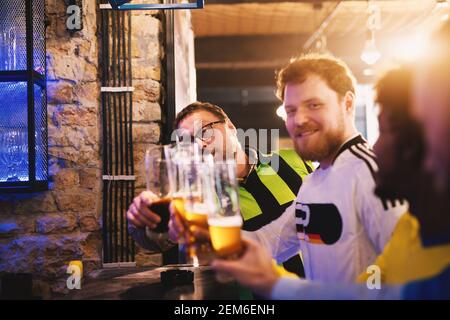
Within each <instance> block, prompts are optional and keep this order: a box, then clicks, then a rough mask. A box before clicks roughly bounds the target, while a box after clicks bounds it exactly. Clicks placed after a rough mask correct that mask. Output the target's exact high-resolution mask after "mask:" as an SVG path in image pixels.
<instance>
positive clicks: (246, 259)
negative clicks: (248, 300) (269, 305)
mask: <svg viewBox="0 0 450 320" xmlns="http://www.w3.org/2000/svg"><path fill="white" fill-rule="evenodd" d="M244 245H245V252H244V254H243V256H242V257H241V258H240V259H239V260H214V261H213V263H212V266H213V268H214V269H215V270H216V271H218V272H221V273H225V274H227V275H231V276H232V277H233V278H235V279H236V280H237V281H238V282H239V283H241V284H243V285H244V286H246V287H249V288H250V289H252V290H253V291H254V292H255V293H257V294H259V295H261V296H264V297H266V298H270V294H271V292H272V289H273V286H274V285H275V283H276V282H277V280H278V278H279V275H277V273H276V271H275V269H274V268H273V262H272V258H271V257H270V255H269V254H268V253H267V252H266V250H265V249H264V248H263V247H262V246H261V245H260V244H259V243H257V242H255V241H253V240H250V239H244Z"/></svg>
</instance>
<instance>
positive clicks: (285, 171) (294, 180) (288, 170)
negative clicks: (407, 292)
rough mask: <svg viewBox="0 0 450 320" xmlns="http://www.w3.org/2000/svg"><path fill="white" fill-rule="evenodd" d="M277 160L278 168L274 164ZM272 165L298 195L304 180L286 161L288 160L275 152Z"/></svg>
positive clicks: (271, 161)
mask: <svg viewBox="0 0 450 320" xmlns="http://www.w3.org/2000/svg"><path fill="white" fill-rule="evenodd" d="M275 161H278V168H277V167H276V166H275V165H274V162H275ZM270 166H271V167H272V169H273V170H274V171H275V172H276V173H277V174H278V175H279V176H280V178H281V179H282V180H283V181H284V182H285V183H286V184H287V185H288V187H289V189H291V191H292V193H293V194H295V195H297V193H298V190H299V189H300V187H301V185H302V182H303V181H302V178H301V177H300V176H299V175H298V173H297V172H296V171H295V170H294V169H292V167H291V166H290V165H289V164H288V163H287V162H286V160H284V159H283V158H282V157H281V156H280V155H279V154H276V153H274V154H273V155H272V158H271V160H270ZM277 169H278V170H277Z"/></svg>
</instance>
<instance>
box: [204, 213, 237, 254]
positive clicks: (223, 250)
mask: <svg viewBox="0 0 450 320" xmlns="http://www.w3.org/2000/svg"><path fill="white" fill-rule="evenodd" d="M208 224H209V233H210V236H211V243H212V245H213V248H214V250H215V251H216V252H217V254H218V255H219V256H221V257H230V256H234V255H239V253H240V252H241V251H242V241H241V227H242V218H241V216H239V215H235V216H229V217H224V216H215V217H210V218H209V219H208Z"/></svg>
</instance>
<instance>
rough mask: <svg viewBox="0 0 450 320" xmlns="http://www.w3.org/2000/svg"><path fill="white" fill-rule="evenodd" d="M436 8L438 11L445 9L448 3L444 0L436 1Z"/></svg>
mask: <svg viewBox="0 0 450 320" xmlns="http://www.w3.org/2000/svg"><path fill="white" fill-rule="evenodd" d="M436 7H437V8H438V9H445V8H447V7H448V1H446V0H444V1H437V3H436Z"/></svg>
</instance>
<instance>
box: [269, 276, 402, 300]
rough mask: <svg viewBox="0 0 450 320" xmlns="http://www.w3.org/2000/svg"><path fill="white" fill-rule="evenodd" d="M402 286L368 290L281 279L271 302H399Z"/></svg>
mask: <svg viewBox="0 0 450 320" xmlns="http://www.w3.org/2000/svg"><path fill="white" fill-rule="evenodd" d="M402 292H403V287H402V286H383V287H382V288H381V289H379V290H371V289H368V288H367V286H366V285H363V284H333V283H326V284H325V283H321V282H319V281H308V280H304V279H293V278H286V277H281V278H280V279H279V280H278V281H277V283H276V284H275V286H274V287H273V289H272V292H271V295H270V299H273V300H399V299H401V298H402Z"/></svg>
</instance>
